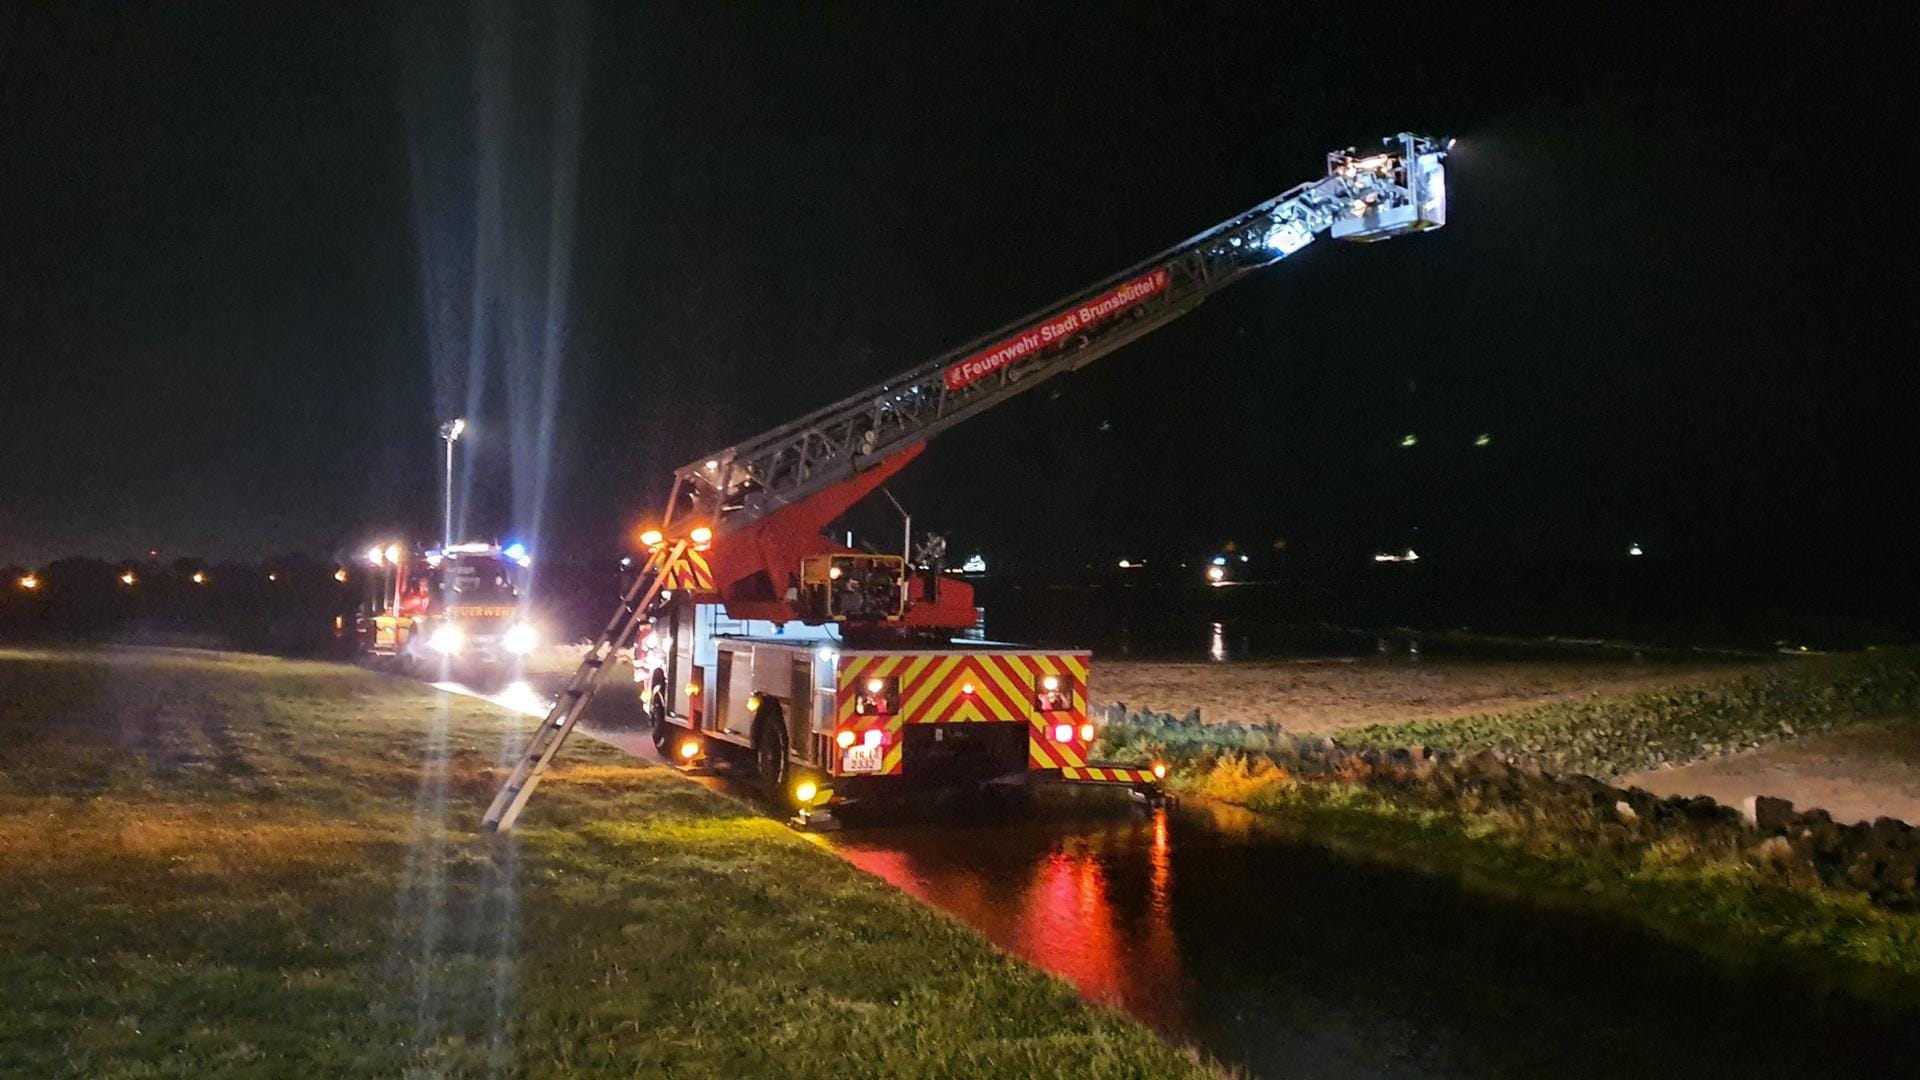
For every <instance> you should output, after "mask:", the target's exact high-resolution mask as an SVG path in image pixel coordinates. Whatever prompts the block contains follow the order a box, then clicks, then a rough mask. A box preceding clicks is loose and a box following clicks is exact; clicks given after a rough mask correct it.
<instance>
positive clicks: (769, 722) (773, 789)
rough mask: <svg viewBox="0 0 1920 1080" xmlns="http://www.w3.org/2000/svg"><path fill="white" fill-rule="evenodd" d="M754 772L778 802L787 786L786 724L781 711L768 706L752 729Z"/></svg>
mask: <svg viewBox="0 0 1920 1080" xmlns="http://www.w3.org/2000/svg"><path fill="white" fill-rule="evenodd" d="M753 771H754V774H755V775H757V776H758V777H759V778H760V786H761V787H763V788H765V789H766V792H767V794H768V795H771V796H773V797H774V798H779V797H780V794H781V792H782V791H783V790H784V789H785V788H786V786H787V775H788V772H789V766H788V763H787V723H786V718H785V717H783V716H781V715H780V707H779V706H778V705H775V704H773V703H772V702H768V703H767V704H766V705H765V706H764V707H763V708H761V710H760V721H759V723H757V724H755V725H754V726H753Z"/></svg>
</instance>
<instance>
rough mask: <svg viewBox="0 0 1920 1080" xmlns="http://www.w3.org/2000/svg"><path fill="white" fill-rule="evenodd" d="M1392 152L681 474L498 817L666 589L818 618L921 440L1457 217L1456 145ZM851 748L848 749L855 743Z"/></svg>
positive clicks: (940, 614) (917, 623) (931, 603)
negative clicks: (1227, 300)
mask: <svg viewBox="0 0 1920 1080" xmlns="http://www.w3.org/2000/svg"><path fill="white" fill-rule="evenodd" d="M1382 143H1383V145H1382V149H1380V150H1379V151H1377V152H1374V153H1370V154H1361V153H1359V152H1358V151H1356V150H1354V149H1353V148H1351V147H1350V148H1348V149H1346V150H1343V151H1335V152H1333V153H1330V154H1328V155H1327V170H1326V175H1325V176H1323V177H1321V178H1320V179H1317V180H1313V181H1310V182H1308V183H1304V184H1301V185H1299V186H1297V187H1294V188H1292V189H1290V190H1288V191H1286V192H1284V193H1282V194H1280V195H1277V196H1275V197H1273V198H1271V199H1268V200H1266V201H1265V202H1262V203H1260V204H1259V205H1257V206H1255V207H1253V208H1251V209H1249V210H1247V211H1245V212H1243V213H1241V214H1238V215H1235V216H1234V217H1232V218H1230V219H1228V220H1227V221H1224V222H1222V223H1220V224H1218V225H1216V226H1214V227H1213V228H1210V229H1207V230H1205V231H1204V232H1201V233H1199V234H1198V235H1196V236H1193V237H1191V238H1189V239H1187V240H1185V241H1182V242H1181V243H1178V244H1175V245H1173V246H1172V247H1170V248H1168V249H1167V250H1165V251H1163V252H1161V253H1159V254H1157V255H1155V256H1153V257H1152V258H1149V259H1146V260H1144V261H1142V262H1140V263H1138V264H1136V265H1134V266H1131V267H1129V268H1127V269H1126V270H1123V271H1121V272H1120V273H1118V274H1115V275H1113V276H1112V277H1110V278H1107V279H1106V280H1104V281H1101V282H1098V283H1096V284H1094V285H1092V286H1090V287H1088V288H1086V289H1083V290H1081V291H1079V292H1076V293H1074V294H1073V295H1071V296H1068V297H1066V298H1064V299H1062V300H1060V301H1058V302H1056V303H1053V304H1050V305H1048V306H1046V307H1043V308H1041V309H1039V310H1037V311H1035V312H1033V313H1031V314H1029V315H1027V316H1025V317H1023V318H1020V319H1016V320H1014V321H1012V322H1010V323H1008V324H1006V325H1005V326H1002V327H1001V328H999V329H998V330H995V331H993V332H991V333H989V334H986V335H985V336H983V337H981V338H979V339H977V340H975V341H973V342H970V343H968V344H966V345H963V346H961V347H959V348H957V349H954V350H951V351H949V352H947V353H944V354H941V355H940V356H937V357H935V358H933V359H931V360H928V361H927V362H925V363H923V364H920V365H919V366H917V367H914V368H912V369H910V370H908V371H905V372H902V373H900V374H899V375H897V376H895V377H893V378H890V379H887V380H885V381H883V382H880V383H876V384H874V385H873V386H870V387H867V388H866V389H864V390H861V391H860V392H858V393H855V394H852V395H849V396H848V397H846V398H843V399H841V400H840V401H837V402H835V403H833V404H831V405H828V406H826V407H824V408H821V409H817V410H815V411H814V412H811V413H808V414H807V415H805V416H802V417H800V418H799V419H797V420H794V421H792V422H790V423H787V424H783V425H781V426H779V427H777V428H774V429H773V430H771V431H768V432H765V433H763V434H761V435H758V436H756V437H754V438H752V439H749V440H747V441H745V442H741V443H738V444H735V445H733V446H730V447H727V448H726V449H724V450H720V451H717V452H715V453H712V454H708V455H705V456H704V457H702V458H700V459H698V460H696V461H694V462H692V463H691V464H688V465H686V466H683V467H681V468H680V469H678V470H676V472H675V474H674V485H673V490H672V494H671V495H670V496H669V499H668V505H667V509H666V512H665V514H664V515H663V518H662V522H661V527H660V530H658V535H656V536H652V537H651V538H650V540H649V549H650V550H649V555H648V559H647V561H646V563H645V564H644V565H643V567H642V570H641V573H640V574H639V575H638V576H637V577H636V578H635V579H634V580H633V582H632V584H631V586H630V588H629V589H628V590H627V592H626V594H625V595H624V596H623V598H622V601H621V606H620V608H619V610H618V611H616V612H615V614H614V616H613V618H612V619H611V620H610V621H609V623H608V624H607V627H606V630H605V631H604V632H603V633H602V634H601V636H600V638H599V639H598V640H597V641H596V642H595V644H594V646H593V648H592V649H591V650H590V651H589V652H588V654H587V656H586V658H585V659H584V660H583V661H582V663H581V665H580V668H579V669H578V670H577V671H576V672H575V673H574V675H573V677H572V678H571V679H570V680H569V682H568V685H567V688H566V690H565V691H563V693H562V694H561V696H560V698H559V700H557V701H556V702H555V703H554V706H553V709H552V711H551V712H550V713H549V715H548V716H547V718H546V720H545V722H543V723H542V725H541V727H540V729H539V731H538V732H537V733H536V734H535V736H534V738H533V739H532V741H531V742H530V743H529V745H528V747H527V749H526V751H525V752H524V754H523V755H522V757H521V760H520V762H519V764H518V765H517V766H516V768H515V770H514V772H513V774H512V775H511V776H510V777H509V778H508V780H507V782H506V784H505V785H504V786H503V787H502V788H501V790H500V793H499V795H498V796H497V797H496V798H495V799H494V802H493V805H492V807H490V808H489V810H488V811H487V815H486V824H487V826H488V827H490V828H493V829H507V828H511V827H512V825H513V822H514V820H515V818H516V817H517V816H518V815H519V812H520V810H521V808H522V807H523V806H525V804H526V800H527V798H528V796H529V795H530V794H531V793H532V790H533V788H534V786H535V785H536V784H537V783H538V781H539V779H540V776H541V775H542V774H543V773H544V772H545V771H546V769H547V767H548V764H549V763H550V762H551V761H552V759H553V756H554V754H555V753H557V752H558V750H559V748H560V746H561V744H562V743H563V742H564V741H565V739H566V737H567V736H568V734H570V733H571V731H572V729H573V727H574V724H575V723H576V722H577V720H578V718H579V715H580V713H581V711H582V710H584V708H585V706H586V702H587V700H588V698H589V697H590V696H591V695H592V693H593V691H594V689H595V687H596V686H597V684H598V681H599V678H600V675H601V673H602V672H603V670H604V668H605V666H606V664H607V663H608V662H610V660H611V659H612V657H613V655H614V654H615V653H616V652H617V651H618V650H619V649H621V648H622V647H624V646H625V645H627V644H628V643H629V642H631V641H632V640H633V639H634V637H635V635H636V633H637V632H639V631H640V630H641V629H642V628H643V627H646V626H648V625H649V623H650V621H651V620H652V619H653V618H654V617H655V616H656V614H657V613H658V612H659V609H660V606H661V603H662V597H663V594H664V593H667V592H669V591H672V590H692V591H695V592H698V593H700V594H702V595H711V596H712V597H714V598H716V599H717V600H718V601H719V602H721V603H724V604H725V605H726V609H727V611H728V613H729V614H730V615H731V616H733V617H735V618H739V619H765V620H770V621H773V622H776V623H778V622H784V621H786V620H793V619H796V618H799V619H805V620H806V621H809V622H811V621H815V618H816V617H817V616H818V612H817V611H809V610H808V609H806V608H804V607H803V606H802V605H801V604H800V603H799V596H798V592H797V589H796V585H797V583H798V581H799V578H800V575H798V574H797V573H796V571H797V569H798V568H799V567H801V565H802V563H803V561H807V560H811V559H816V558H818V557H820V556H821V555H822V554H823V553H825V554H831V553H836V552H848V553H850V552H851V549H849V548H844V547H841V546H840V545H837V544H834V543H832V542H831V541H829V540H827V539H826V538H825V537H824V536H822V535H821V532H822V530H823V529H824V528H825V526H826V525H827V523H828V522H830V521H832V520H833V519H834V518H835V517H838V516H839V515H840V514H841V513H842V512H844V511H845V510H846V508H847V507H848V506H850V505H852V504H853V503H854V502H857V501H858V500H859V499H860V498H862V497H864V496H865V495H867V494H869V493H870V492H872V491H873V490H874V489H875V488H877V487H878V486H879V485H880V484H882V483H883V482H884V481H885V480H886V479H887V478H888V477H890V476H891V475H893V474H894V473H896V472H897V471H899V469H901V468H903V467H904V466H905V465H906V464H907V463H908V462H910V461H911V460H913V458H914V457H916V456H917V455H918V453H919V451H920V450H921V449H922V448H923V447H924V444H925V442H926V441H927V440H928V439H930V438H931V437H933V436H934V435H937V434H939V433H940V432H942V431H945V430H947V429H948V428H951V427H953V426H955V425H957V424H960V423H963V422H964V421H966V420H968V419H970V418H972V417H974V416H977V415H979V414H980V413H982V412H985V411H986V410H988V409H991V408H993V407H994V406H996V405H999V404H1001V403H1002V402H1005V401H1007V400H1009V399H1011V398H1012V397H1014V396H1016V395H1018V394H1020V393H1023V392H1025V391H1027V390H1031V389H1033V388H1034V387H1036V386H1038V385H1040V384H1041V383H1043V382H1045V381H1046V380H1048V379H1050V378H1053V377H1054V376H1057V375H1061V374H1064V373H1066V372H1070V371H1075V370H1078V369H1079V368H1082V367H1085V366H1086V365H1088V364H1090V363H1092V362H1093V361H1095V360H1097V359H1099V358H1100V357H1102V356H1105V355H1107V354H1108V353H1111V352H1113V351H1114V350H1116V349H1119V348H1120V347H1122V346H1124V345H1126V344H1128V343H1129V342H1132V341H1134V340H1136V339H1138V338H1140V337H1142V336H1144V335H1146V334H1148V333H1151V332H1152V331H1153V330H1156V329H1158V328H1159V327H1161V326H1164V325H1166V324H1167V323H1169V322H1171V321H1173V320H1174V319H1177V318H1179V317H1180V316H1181V315H1184V314H1185V313H1187V312H1188V311H1191V310H1193V309H1194V308H1195V307H1196V306H1198V305H1199V304H1200V303H1201V302H1202V301H1204V300H1205V299H1206V298H1207V297H1209V296H1211V295H1213V294H1214V293H1216V292H1218V291H1220V290H1221V289H1224V288H1226V287H1227V286H1229V285H1231V284H1233V283H1234V282H1235V281H1238V280H1239V279H1241V278H1242V277H1245V276H1246V275H1248V274H1250V273H1252V272H1253V271H1255V270H1258V269H1260V268H1262V267H1266V266H1271V265H1272V264H1274V263H1277V262H1279V261H1281V260H1283V259H1285V258H1287V257H1288V256H1290V255H1293V254H1295V253H1296V252H1298V251H1300V250H1301V249H1302V248H1304V247H1306V246H1307V245H1309V244H1311V243H1312V242H1313V241H1314V240H1315V239H1317V238H1319V237H1320V236H1323V235H1331V236H1333V237H1334V238H1336V239H1344V240H1354V241H1362V242H1364V241H1373V240H1383V239H1388V238H1390V237H1395V236H1400V235H1404V234H1406V233H1411V232H1418V231H1424V230H1429V229H1436V228H1439V227H1440V226H1442V225H1444V224H1445V223H1446V204H1447V193H1446V172H1445V166H1444V161H1445V158H1446V152H1447V146H1446V145H1443V144H1442V143H1441V142H1439V141H1437V140H1434V139H1430V138H1426V137H1423V136H1418V135H1413V134H1409V133H1402V134H1400V135H1398V136H1395V137H1393V138H1390V139H1386V140H1383V141H1382ZM973 618H974V609H973V602H972V591H971V589H970V588H968V587H967V586H966V585H965V584H964V583H962V582H949V583H946V584H944V585H942V586H941V587H940V588H939V589H938V591H937V592H934V591H932V590H931V589H929V590H928V591H925V592H923V593H922V594H921V595H919V596H918V597H907V598H906V602H905V603H904V604H903V605H902V610H901V611H900V612H899V614H898V616H897V617H895V618H893V619H891V620H890V623H891V625H890V626H889V627H888V629H890V630H893V631H897V632H901V633H911V632H916V631H917V632H920V633H922V634H925V633H930V632H934V631H939V630H943V629H958V628H962V627H965V626H969V625H971V623H972V621H973ZM843 745H844V744H843Z"/></svg>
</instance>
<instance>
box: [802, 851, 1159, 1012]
mask: <svg viewBox="0 0 1920 1080" xmlns="http://www.w3.org/2000/svg"><path fill="white" fill-rule="evenodd" d="M1036 839H1037V840H1038V841H1039V842H1037V843H1031V844H1029V843H1023V842H1019V841H1015V840H1014V839H1013V837H1012V836H1010V835H1009V834H1004V833H1003V834H1000V835H997V836H996V835H994V834H991V833H989V834H986V836H985V838H984V839H983V838H982V834H981V833H978V832H975V833H973V834H972V835H971V836H961V837H936V836H925V835H921V836H916V837H914V838H913V839H912V841H910V842H906V843H901V844H899V845H897V846H892V845H890V846H889V847H887V848H884V849H882V848H872V847H862V846H854V845H853V844H848V845H845V846H842V847H841V849H840V854H841V855H842V856H843V857H845V858H846V859H847V860H848V861H849V862H851V863H853V864H854V865H855V866H858V867H860V868H861V869H862V870H865V871H867V872H868V873H870V874H873V875H875V876H876V877H879V878H882V879H883V880H885V881H888V882H890V883H892V884H893V885H895V886H897V887H899V888H900V889H903V890H905V891H906V892H908V893H911V894H912V895H914V896H917V897H919V898H920V899H922V900H925V901H926V902H928V903H930V904H933V905H934V906H936V907H939V908H941V909H943V910H945V911H947V912H949V913H951V914H953V915H955V916H957V917H958V918H960V919H961V920H963V921H965V922H967V923H969V924H971V925H972V926H974V927H975V928H976V929H978V930H980V931H981V932H982V933H984V934H986V935H987V937H988V938H989V939H991V940H992V941H993V942H994V944H996V945H999V946H1000V947H1001V948H1003V949H1006V950H1008V951H1009V952H1012V953H1015V954H1016V955H1018V956H1020V957H1022V958H1024V959H1026V960H1027V961H1029V962H1031V963H1033V964H1036V965H1038V966H1039V967H1042V968H1045V969H1046V970H1048V971H1051V972H1053V973H1054V974H1056V975H1059V976H1061V977H1062V978H1065V979H1067V980H1068V981H1070V982H1072V983H1073V984H1074V985H1075V986H1076V987H1078V988H1079V990H1080V993H1081V994H1082V995H1084V996H1085V997H1087V998H1088V999H1089V1000H1092V1001H1097V1002H1100V1003H1102V1004H1106V1005H1111V1006H1114V1007H1116V1008H1120V1009H1124V1010H1126V1011H1127V1012H1129V1013H1131V1014H1133V1015H1134V1016H1135V1017H1137V1018H1139V1019H1140V1020H1143V1021H1145V1022H1146V1023H1148V1024H1150V1025H1153V1026H1154V1027H1157V1028H1160V1029H1161V1030H1164V1031H1168V1032H1173V1033H1178V1032H1180V1031H1182V1029H1183V1027H1184V1024H1183V1014H1184V1012H1185V1010H1184V1009H1183V1008H1182V1005H1183V1001H1184V997H1185V995H1184V992H1183V991H1184V988H1183V986H1182V976H1181V968H1180V947H1179V942H1178V940H1177V939H1176V938H1175V936H1174V932H1173V925H1172V913H1173V904H1172V900H1171V896H1170V892H1171V889H1172V887H1173V869H1172V853H1171V851H1170V848H1169V840H1168V836H1167V821H1166V815H1165V814H1164V813H1156V814H1155V815H1154V817H1153V818H1152V819H1151V820H1149V821H1134V822H1127V823H1121V824H1116V825H1114V826H1112V827H1109V828H1106V829H1098V830H1095V831H1093V832H1090V833H1087V832H1083V833H1077V834H1069V835H1050V836H1044V837H1039V838H1036ZM968 845H973V846H976V847H980V846H984V847H987V848H990V849H991V851H990V852H980V851H974V852H971V853H970V852H969V851H967V850H964V849H965V848H966V847H967V846H968ZM983 856H990V857H983Z"/></svg>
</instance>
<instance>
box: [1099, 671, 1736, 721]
mask: <svg viewBox="0 0 1920 1080" xmlns="http://www.w3.org/2000/svg"><path fill="white" fill-rule="evenodd" d="M1741 670H1743V669H1742V668H1741V667H1740V666H1738V665H1732V664H1663V663H1634V662H1632V661H1629V660H1595V661H1542V660H1530V661H1462V660H1422V661H1418V662H1408V661H1404V660H1295V661H1238V662H1233V663H1225V664H1186V663H1147V662H1140V661H1126V660H1103V659H1100V658H1098V657H1095V659H1094V662H1093V673H1092V676H1091V680H1090V681H1091V683H1092V685H1091V687H1090V695H1089V696H1090V697H1091V699H1092V701H1093V703H1094V704H1096V705H1108V704H1111V703H1113V702H1115V701H1123V702H1125V703H1126V704H1127V706H1128V708H1131V709H1143V708H1145V709H1152V710H1154V711H1156V712H1170V713H1174V714H1176V715H1185V714H1186V713H1187V712H1188V710H1191V709H1195V708H1197V709H1199V710H1200V716H1201V718H1202V719H1204V720H1207V721H1210V722H1215V723H1227V722H1236V723H1257V722H1261V721H1266V720H1275V721H1278V722H1279V723H1280V724H1281V725H1282V726H1284V727H1285V728H1287V730H1289V731H1299V732H1329V731H1339V730H1341V729H1343V728H1350V727H1360V726H1363V725H1366V724H1378V723H1388V722H1393V721H1409V720H1433V719H1444V718H1447V717H1453V716H1467V715H1472V714H1475V713H1494V712H1511V711H1513V710H1515V709H1523V708H1527V707H1528V706H1531V705H1538V704H1541V703H1543V702H1548V701H1559V700H1564V699H1567V698H1574V697H1586V696H1590V695H1614V694H1624V693H1631V692H1633V691H1636V690H1645V689H1649V688H1651V687H1656V686H1667V685H1672V684H1675V683H1683V682H1699V681H1701V680H1705V679H1713V678H1719V677H1725V676H1727V675H1729V674H1737V673H1739V672H1740V671H1741Z"/></svg>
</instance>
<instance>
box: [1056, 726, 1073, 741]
mask: <svg viewBox="0 0 1920 1080" xmlns="http://www.w3.org/2000/svg"><path fill="white" fill-rule="evenodd" d="M1053 740H1054V741H1055V742H1072V741H1073V725H1072V724H1055V725H1054V726H1053Z"/></svg>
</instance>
